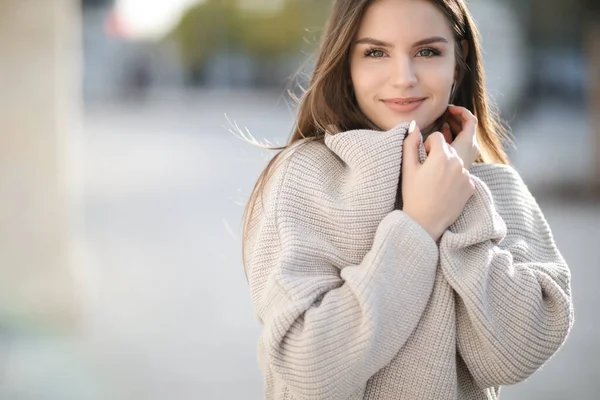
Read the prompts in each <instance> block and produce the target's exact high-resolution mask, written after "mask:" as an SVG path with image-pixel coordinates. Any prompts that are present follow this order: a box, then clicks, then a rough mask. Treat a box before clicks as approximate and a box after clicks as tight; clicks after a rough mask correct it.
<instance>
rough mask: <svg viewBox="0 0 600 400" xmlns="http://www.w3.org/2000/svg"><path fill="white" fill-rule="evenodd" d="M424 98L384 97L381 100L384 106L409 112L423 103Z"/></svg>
mask: <svg viewBox="0 0 600 400" xmlns="http://www.w3.org/2000/svg"><path fill="white" fill-rule="evenodd" d="M425 99H426V98H425V97H405V98H401V97H398V98H394V99H385V100H382V101H383V102H384V103H385V105H386V106H388V107H389V108H391V109H392V110H394V111H397V112H409V111H414V110H416V109H417V108H419V106H421V104H423V102H424V101H425Z"/></svg>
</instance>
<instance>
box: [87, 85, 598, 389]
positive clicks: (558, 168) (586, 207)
mask: <svg viewBox="0 0 600 400" xmlns="http://www.w3.org/2000/svg"><path fill="white" fill-rule="evenodd" d="M224 113H226V114H227V117H228V118H229V119H230V120H231V121H232V122H233V121H235V122H237V123H238V124H239V126H240V127H242V128H243V127H247V128H248V129H249V130H250V132H251V133H252V134H253V135H254V136H255V137H256V138H257V139H259V140H260V139H264V138H266V139H269V140H270V141H271V142H274V143H276V144H281V143H283V142H284V141H285V139H286V137H287V133H288V131H289V128H290V127H291V123H292V122H291V121H292V113H291V111H288V108H287V107H286V105H285V103H284V101H283V100H282V99H278V98H277V97H276V96H275V95H273V94H270V93H268V92H232V93H227V92H213V93H210V92H204V93H203V94H194V95H183V94H179V95H172V96H167V95H165V94H163V95H162V96H161V97H151V98H149V99H148V100H147V101H146V103H135V104H132V105H126V104H115V103H111V104H96V105H89V106H88V108H87V110H86V116H85V117H86V118H85V139H84V160H85V164H86V165H85V204H86V210H85V231H86V237H85V240H84V242H83V245H82V246H83V248H82V253H83V254H85V259H86V262H85V272H84V274H83V278H84V282H85V285H86V287H85V289H84V290H82V292H83V293H86V298H85V299H84V302H83V304H84V306H85V316H86V318H85V338H84V348H86V349H89V351H90V352H91V353H90V354H89V355H90V360H92V363H93V365H94V370H95V371H96V372H95V374H96V375H95V380H96V382H97V383H99V385H100V386H103V387H104V388H110V390H111V393H112V394H111V398H115V399H127V400H132V399H144V400H164V399H177V400H187V399H260V398H261V395H262V380H261V375H260V371H259V370H258V367H257V362H256V343H257V338H258V334H259V330H260V327H259V325H258V323H257V322H256V321H255V319H254V316H253V315H254V314H253V310H252V306H251V303H250V296H249V293H248V290H247V286H246V281H245V277H244V273H243V271H242V264H241V243H240V220H241V215H242V210H243V204H244V203H245V201H246V199H247V196H248V193H249V191H250V190H251V188H252V185H253V184H254V181H255V179H256V177H257V176H258V174H259V172H260V171H261V169H262V167H263V166H264V164H265V161H266V160H267V157H268V156H269V154H270V153H268V152H265V151H262V150H259V149H257V148H255V147H252V146H251V145H249V144H247V143H245V142H243V141H241V140H240V139H238V138H236V137H235V136H234V135H233V134H232V133H230V132H229V131H228V128H229V123H228V121H227V118H226V116H225V114H224ZM518 126H519V129H515V132H514V135H515V137H516V139H517V140H516V142H517V146H518V148H519V149H520V152H517V153H515V154H514V155H513V159H514V160H515V164H516V167H517V168H518V169H519V170H520V172H521V173H522V175H523V177H524V179H525V181H526V183H528V184H529V185H530V187H531V188H532V190H534V188H536V187H539V188H544V186H545V184H546V182H547V181H549V179H548V176H551V177H552V178H553V179H554V180H555V181H556V180H559V181H560V180H561V179H563V180H565V181H569V180H573V179H576V178H577V177H582V176H583V177H585V170H586V169H589V168H588V166H587V165H589V162H590V160H591V159H590V157H586V153H585V151H586V146H585V144H584V143H585V135H587V134H588V131H589V130H588V126H587V125H586V122H585V117H584V114H583V113H580V112H577V111H569V110H564V109H562V108H559V107H553V106H552V105H548V106H547V107H542V108H540V109H539V110H536V111H535V112H534V114H532V115H531V116H530V117H528V118H526V119H524V120H522V121H520V123H519V125H518ZM536 149H538V150H539V151H535V150H536ZM536 154H544V156H543V157H542V156H541V155H540V156H539V157H538V158H537V159H536V158H535V155H536ZM534 166H536V168H534ZM540 166H543V167H544V168H540ZM544 193H546V192H545V191H544ZM534 194H535V190H534ZM538 201H539V203H540V204H541V207H542V210H543V211H544V213H545V214H546V217H547V219H548V220H549V223H550V226H551V227H552V229H553V232H554V234H555V237H556V242H557V244H558V247H559V249H561V251H562V252H563V255H564V256H565V258H566V259H567V261H568V262H569V264H570V267H571V270H572V273H573V292H574V301H575V310H576V323H575V328H574V330H573V332H572V334H571V336H570V338H569V340H568V342H567V344H566V345H565V346H564V348H563V349H561V350H560V351H559V353H558V354H557V355H556V356H555V357H554V358H553V359H552V360H551V361H550V362H549V363H548V364H547V365H546V366H544V368H542V369H541V370H540V371H539V372H538V373H536V374H535V375H534V376H533V377H532V378H530V379H529V380H528V381H526V382H525V383H522V384H520V385H517V386H515V387H505V388H503V395H502V399H503V400H510V399H547V400H553V399H556V400H562V399H569V400H571V399H581V400H584V399H592V398H595V396H596V395H597V393H598V391H599V390H600V383H599V380H598V377H599V375H598V371H600V361H599V360H600V343H598V341H597V338H598V337H599V335H600V327H599V326H598V322H597V321H598V318H597V317H598V311H597V308H596V305H597V304H598V303H599V301H600V294H599V292H598V291H597V290H596V287H597V286H598V284H599V283H600V268H599V267H600V254H599V253H598V252H597V242H598V239H600V204H599V203H593V202H589V201H583V200H578V199H576V198H573V199H571V200H569V201H565V199H564V198H563V199H562V200H557V199H556V198H553V197H551V196H546V195H544V197H542V198H538Z"/></svg>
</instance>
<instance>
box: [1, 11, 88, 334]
mask: <svg viewBox="0 0 600 400" xmlns="http://www.w3.org/2000/svg"><path fill="white" fill-rule="evenodd" d="M79 21H80V10H79V2H78V1H77V0H3V1H1V2H0V330H2V329H3V328H5V327H6V326H7V325H8V326H9V327H10V325H11V324H16V325H26V326H34V327H43V329H44V330H46V329H47V330H51V331H55V330H58V331H65V330H66V331H71V330H72V329H73V328H74V327H75V325H76V320H77V314H78V310H77V309H78V307H77V301H76V295H75V289H76V285H75V284H74V274H73V272H74V262H73V254H74V253H73V251H72V250H73V245H74V243H75V242H76V241H75V240H74V239H76V236H75V235H76V231H77V230H78V224H79V217H78V213H77V212H76V211H75V210H78V209H81V208H80V207H79V206H78V201H79V200H80V199H81V196H79V195H78V194H77V185H76V182H77V181H78V178H77V174H79V173H80V171H81V168H80V167H78V166H77V165H76V164H75V163H74V161H75V160H76V155H77V151H76V146H75V144H76V143H78V141H79V140H80V138H79V136H78V135H79V125H80V101H79V91H80V90H79V81H80V66H79V46H80V39H79V38H80V33H79V32H80V26H79Z"/></svg>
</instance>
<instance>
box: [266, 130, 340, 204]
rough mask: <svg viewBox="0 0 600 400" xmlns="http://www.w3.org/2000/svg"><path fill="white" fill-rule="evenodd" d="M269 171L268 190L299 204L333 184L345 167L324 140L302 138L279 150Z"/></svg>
mask: <svg viewBox="0 0 600 400" xmlns="http://www.w3.org/2000/svg"><path fill="white" fill-rule="evenodd" d="M276 157H277V159H276V160H275V162H274V164H273V166H272V171H270V173H269V174H268V177H267V183H266V187H265V194H266V195H267V196H268V197H269V198H271V200H275V202H276V203H281V200H282V199H284V200H285V201H284V204H279V206H281V205H283V206H285V205H287V206H297V204H294V203H297V202H300V201H304V202H306V201H309V200H310V199H311V198H314V197H315V196H319V195H320V194H323V193H324V192H326V191H327V190H328V188H331V187H332V186H334V185H333V183H334V182H335V181H336V180H337V177H338V176H339V175H340V174H341V173H342V170H343V168H344V164H343V162H342V161H341V160H340V159H339V157H337V155H336V154H335V153H333V152H332V151H331V150H330V149H329V148H328V147H327V146H326V145H325V144H324V142H323V141H322V140H301V141H298V142H296V143H293V144H292V145H290V146H288V147H287V148H286V149H285V150H283V151H282V152H281V153H279V154H278V155H277V156H276Z"/></svg>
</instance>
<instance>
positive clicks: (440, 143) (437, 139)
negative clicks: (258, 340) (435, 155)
mask: <svg viewBox="0 0 600 400" xmlns="http://www.w3.org/2000/svg"><path fill="white" fill-rule="evenodd" d="M444 143H446V139H444V135H443V134H442V133H441V132H433V133H432V134H431V135H429V137H428V138H427V140H425V143H424V145H425V151H426V152H427V154H429V153H431V152H432V151H439V150H440V149H443V148H444Z"/></svg>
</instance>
